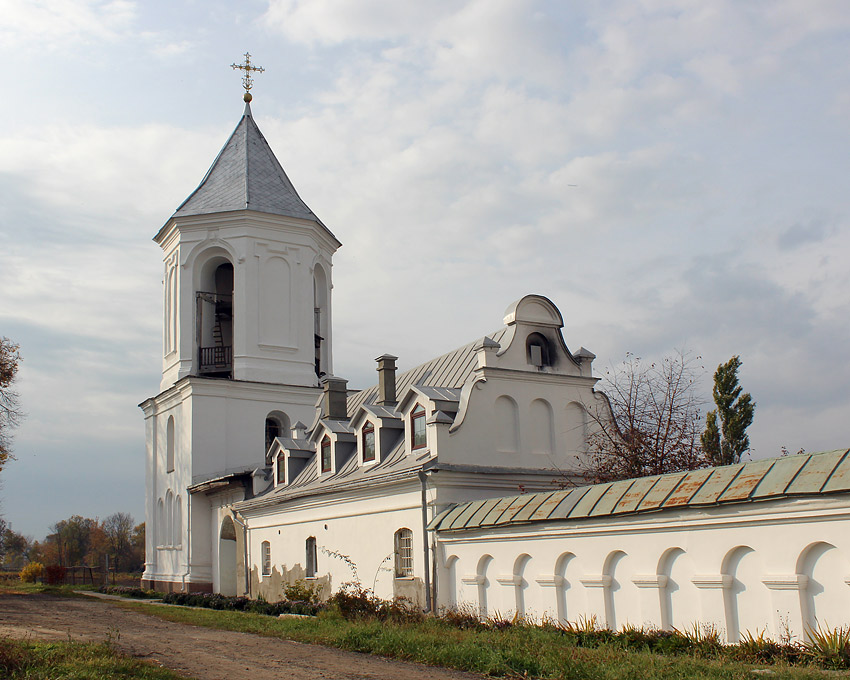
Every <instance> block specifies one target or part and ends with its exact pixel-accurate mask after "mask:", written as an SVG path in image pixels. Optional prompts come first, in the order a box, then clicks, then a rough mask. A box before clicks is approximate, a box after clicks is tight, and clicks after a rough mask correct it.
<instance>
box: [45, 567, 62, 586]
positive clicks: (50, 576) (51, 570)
mask: <svg viewBox="0 0 850 680" xmlns="http://www.w3.org/2000/svg"><path fill="white" fill-rule="evenodd" d="M67 573H68V569H67V568H65V567H63V566H62V565H61V564H48V565H47V567H45V569H44V578H45V580H46V581H47V584H48V585H51V586H59V585H62V584H63V583H65V574H67Z"/></svg>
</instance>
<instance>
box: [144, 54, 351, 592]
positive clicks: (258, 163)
mask: <svg viewBox="0 0 850 680" xmlns="http://www.w3.org/2000/svg"><path fill="white" fill-rule="evenodd" d="M247 64H248V65H249V64H250V61H248V62H247ZM240 68H245V66H240ZM249 87H250V85H246V93H245V110H244V112H243V114H242V118H241V119H240V120H239V124H238V125H237V126H236V129H235V130H234V132H233V134H232V135H231V136H230V138H229V139H228V140H227V143H226V144H225V145H224V147H223V148H222V150H221V151H220V152H219V154H218V157H217V158H216V159H215V161H214V162H213V164H212V166H211V167H210V169H209V171H208V172H207V174H206V176H205V177H204V179H203V180H202V182H201V184H200V186H198V188H197V189H195V191H194V192H193V193H192V194H191V195H190V196H189V198H187V199H186V200H185V201H184V202H183V204H182V205H180V207H179V208H178V209H177V210H176V212H175V213H174V214H173V215H172V216H171V218H170V219H169V220H168V221H167V222H166V223H165V225H164V226H163V227H162V229H160V230H159V233H157V235H156V236H155V237H154V241H155V242H156V243H157V244H159V246H160V247H161V248H162V250H163V260H164V273H163V288H164V300H163V302H164V304H163V311H164V323H163V359H162V382H161V384H160V394H158V395H157V396H156V397H152V398H150V399H148V400H146V401H145V402H143V403H142V404H141V408H142V410H143V411H144V414H145V421H146V433H147V467H146V470H147V474H146V481H147V497H146V518H147V525H146V526H147V527H148V531H147V546H146V552H147V556H146V560H145V562H146V563H145V574H144V575H143V577H142V581H143V583H144V584H145V585H146V586H147V587H156V588H157V589H160V590H162V589H166V590H196V591H204V590H212V589H215V590H216V591H218V592H233V594H235V591H238V590H239V584H238V583H237V582H236V580H237V579H236V578H235V576H234V575H233V574H231V573H225V572H226V568H225V566H224V565H225V564H232V562H233V560H232V557H228V559H226V560H225V559H221V555H220V553H221V552H222V551H225V550H226V551H228V552H231V553H232V552H233V551H234V550H235V547H233V546H232V545H231V544H230V542H229V541H231V540H233V539H232V535H233V534H234V530H233V526H234V525H233V521H232V513H231V511H230V509H229V506H230V505H231V504H232V503H234V502H236V501H239V500H243V499H244V498H246V497H250V496H251V495H252V494H253V493H254V492H255V491H257V490H259V489H261V488H262V486H263V483H264V480H262V479H258V475H257V474H256V473H255V471H256V470H257V469H262V468H263V467H264V465H265V453H266V451H267V449H268V445H269V443H270V441H271V440H273V438H274V437H275V436H288V431H289V428H290V426H291V424H293V423H296V422H298V421H299V420H300V421H303V422H310V421H311V420H312V419H313V415H314V406H315V404H316V401H317V399H318V397H319V394H320V388H319V381H320V379H321V377H322V376H324V375H332V373H333V371H332V366H333V363H332V362H333V353H332V344H331V340H332V332H331V289H332V285H331V266H332V258H333V254H334V252H335V251H336V249H337V248H338V247H339V246H340V245H341V244H340V242H339V241H338V240H337V239H336V238H335V237H334V235H333V234H332V233H331V232H330V230H329V229H328V228H327V227H326V226H325V225H324V224H323V223H322V222H321V220H319V218H318V217H317V216H316V215H315V214H314V213H313V211H312V210H310V208H309V207H307V205H306V204H305V203H304V201H302V200H301V198H300V197H299V195H298V193H297V192H296V191H295V188H294V186H293V185H292V183H291V182H290V180H289V178H288V177H287V175H286V173H285V172H284V170H283V168H282V167H281V165H280V163H279V162H278V160H277V158H275V155H274V153H273V152H272V150H271V148H270V147H269V145H268V143H267V142H266V140H265V138H264V137H263V135H262V133H261V132H260V129H259V128H258V127H257V124H256V122H255V121H254V119H253V116H252V113H251V106H250V101H251V95H250V93H248V92H247V90H248V89H249ZM237 533H238V532H237ZM225 535H226V536H225ZM237 540H238V537H237ZM234 545H235V544H234ZM220 565H221V566H220Z"/></svg>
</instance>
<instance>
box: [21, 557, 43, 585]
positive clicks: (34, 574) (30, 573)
mask: <svg viewBox="0 0 850 680" xmlns="http://www.w3.org/2000/svg"><path fill="white" fill-rule="evenodd" d="M43 574H44V565H43V564H42V563H41V562H30V563H29V564H28V565H27V566H25V567H24V568H23V569H21V581H23V582H24V583H35V582H36V581H37V580H38V579H40V578H41V577H42V576H43Z"/></svg>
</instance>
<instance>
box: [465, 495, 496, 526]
mask: <svg viewBox="0 0 850 680" xmlns="http://www.w3.org/2000/svg"><path fill="white" fill-rule="evenodd" d="M500 500H501V499H499V498H491V499H489V500H486V501H484V503H482V505H481V507H480V508H478V510H476V511H475V514H474V515H472V517H470V518H469V520H468V521H467V524H469V525H470V526H471V525H475V524H479V525H480V524H481V520H483V519H484V518H485V517H486V516H487V513H489V512H490V511H491V510H492V509H493V506H494V505H496V503H498V502H499V501H500Z"/></svg>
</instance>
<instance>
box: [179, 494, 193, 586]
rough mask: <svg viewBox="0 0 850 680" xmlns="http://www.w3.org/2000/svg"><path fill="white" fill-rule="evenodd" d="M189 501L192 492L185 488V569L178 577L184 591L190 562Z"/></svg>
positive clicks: (181, 529)
mask: <svg viewBox="0 0 850 680" xmlns="http://www.w3.org/2000/svg"><path fill="white" fill-rule="evenodd" d="M191 503H192V494H190V493H189V490H188V489H186V515H185V517H186V545H185V546H184V548H183V551H184V552H183V554H184V555H186V571H184V572H183V574H182V575H181V577H180V579H181V581H182V582H183V585H182V587H183V592H184V593H185V592H186V577H187V576H188V575H189V563H190V562H191V560H190V559H189V552H190V551H191V549H192V523H191V522H190V521H189V518H190V517H191V516H192V508H191ZM180 514H181V517H180V521H181V522H182V521H183V517H182V515H183V513H182V512H181V513H180ZM180 531H181V533H182V531H183V528H182V527H181V528H180Z"/></svg>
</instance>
